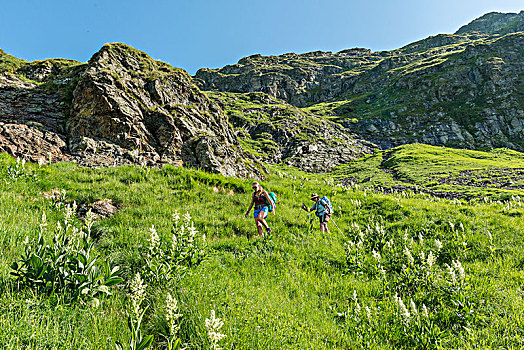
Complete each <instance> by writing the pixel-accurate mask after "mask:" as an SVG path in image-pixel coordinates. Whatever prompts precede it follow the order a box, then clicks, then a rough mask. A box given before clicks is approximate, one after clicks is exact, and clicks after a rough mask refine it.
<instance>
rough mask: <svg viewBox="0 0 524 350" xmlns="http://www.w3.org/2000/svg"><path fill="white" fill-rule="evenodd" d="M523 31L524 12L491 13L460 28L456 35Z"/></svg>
mask: <svg viewBox="0 0 524 350" xmlns="http://www.w3.org/2000/svg"><path fill="white" fill-rule="evenodd" d="M521 31H524V11H520V12H519V13H499V12H490V13H486V14H485V15H484V16H482V17H479V18H477V19H475V20H474V21H472V22H471V23H469V24H466V25H465V26H462V27H460V29H459V30H457V32H456V34H465V33H474V32H479V33H484V34H491V35H492V34H508V33H516V32H521Z"/></svg>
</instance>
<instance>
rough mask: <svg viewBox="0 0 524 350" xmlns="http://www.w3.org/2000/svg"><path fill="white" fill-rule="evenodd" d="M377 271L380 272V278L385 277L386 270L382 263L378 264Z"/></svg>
mask: <svg viewBox="0 0 524 350" xmlns="http://www.w3.org/2000/svg"><path fill="white" fill-rule="evenodd" d="M378 272H380V276H382V279H383V280H385V279H386V270H384V267H383V266H382V265H378Z"/></svg>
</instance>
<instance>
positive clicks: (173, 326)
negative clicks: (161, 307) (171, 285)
mask: <svg viewBox="0 0 524 350" xmlns="http://www.w3.org/2000/svg"><path fill="white" fill-rule="evenodd" d="M182 316H183V315H182V314H179V313H178V302H177V300H176V299H175V298H173V297H171V294H169V293H167V297H166V321H167V324H168V326H169V334H170V335H176V334H177V333H178V330H179V329H180V326H179V325H178V324H177V320H178V319H179V318H180V317H182Z"/></svg>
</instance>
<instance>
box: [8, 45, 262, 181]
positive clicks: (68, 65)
mask: <svg viewBox="0 0 524 350" xmlns="http://www.w3.org/2000/svg"><path fill="white" fill-rule="evenodd" d="M0 54H1V55H2V61H1V63H2V65H0V151H3V152H8V153H10V154H12V155H15V156H22V157H25V158H29V159H30V160H42V159H45V160H46V161H47V160H49V159H51V160H52V161H59V160H75V161H77V162H79V163H80V164H81V165H88V166H105V165H118V164H145V165H155V164H164V163H169V164H175V165H184V166H191V167H196V168H200V169H203V170H206V171H210V172H218V173H222V174H224V175H228V176H241V177H247V176H257V175H260V172H259V170H258V169H257V168H256V167H255V164H256V161H254V160H252V159H251V158H250V157H249V156H246V155H245V154H244V152H243V150H242V149H241V147H240V146H239V143H238V140H237V138H236V136H235V134H234V132H233V130H232V129H231V127H230V125H229V124H228V122H227V118H226V116H225V115H224V113H223V111H222V110H221V109H220V107H219V106H218V105H217V104H216V103H214V102H213V101H211V100H210V99H208V98H207V97H206V95H204V94H203V93H201V92H200V90H199V89H198V88H197V87H196V86H194V85H193V84H192V80H191V77H190V76H189V75H188V74H187V73H186V72H185V71H183V70H180V69H176V68H173V67H171V66H169V65H168V64H166V63H163V62H160V61H155V60H153V59H151V58H150V57H149V56H148V55H146V54H145V53H143V52H140V51H138V50H135V49H133V48H131V47H129V46H127V45H124V44H107V45H105V46H104V47H103V48H102V49H101V50H100V51H99V52H98V53H96V54H95V55H94V56H93V57H92V58H91V60H90V61H89V62H88V63H87V64H81V63H79V62H75V61H70V60H47V61H37V62H25V61H22V60H17V59H16V58H14V57H12V56H8V55H5V53H3V51H2V52H0Z"/></svg>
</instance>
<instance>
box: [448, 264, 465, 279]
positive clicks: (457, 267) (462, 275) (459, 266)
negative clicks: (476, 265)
mask: <svg viewBox="0 0 524 350" xmlns="http://www.w3.org/2000/svg"><path fill="white" fill-rule="evenodd" d="M451 265H453V268H454V269H455V271H457V273H458V277H459V279H460V282H464V279H465V278H466V273H465V271H464V267H463V266H462V264H461V263H460V261H458V260H453V261H452V262H451Z"/></svg>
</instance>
